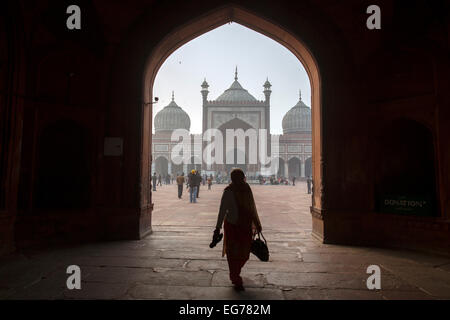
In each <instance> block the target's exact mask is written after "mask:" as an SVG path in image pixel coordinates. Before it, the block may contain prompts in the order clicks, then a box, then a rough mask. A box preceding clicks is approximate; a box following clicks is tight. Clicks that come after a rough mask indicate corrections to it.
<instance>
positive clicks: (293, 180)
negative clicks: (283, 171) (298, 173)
mask: <svg viewBox="0 0 450 320" xmlns="http://www.w3.org/2000/svg"><path fill="white" fill-rule="evenodd" d="M292 185H293V186H294V187H295V176H293V177H292Z"/></svg>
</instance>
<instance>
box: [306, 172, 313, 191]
mask: <svg viewBox="0 0 450 320" xmlns="http://www.w3.org/2000/svg"><path fill="white" fill-rule="evenodd" d="M306 185H307V187H308V194H311V185H312V179H311V177H310V176H309V177H308V179H306Z"/></svg>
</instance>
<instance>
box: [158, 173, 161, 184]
mask: <svg viewBox="0 0 450 320" xmlns="http://www.w3.org/2000/svg"><path fill="white" fill-rule="evenodd" d="M158 186H161V187H162V182H161V174H159V175H158Z"/></svg>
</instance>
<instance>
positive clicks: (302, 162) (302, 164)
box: [300, 160, 305, 178]
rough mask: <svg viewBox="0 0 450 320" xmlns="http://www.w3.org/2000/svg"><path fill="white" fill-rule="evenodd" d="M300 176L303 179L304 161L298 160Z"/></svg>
mask: <svg viewBox="0 0 450 320" xmlns="http://www.w3.org/2000/svg"><path fill="white" fill-rule="evenodd" d="M300 175H301V177H302V178H305V161H303V160H300Z"/></svg>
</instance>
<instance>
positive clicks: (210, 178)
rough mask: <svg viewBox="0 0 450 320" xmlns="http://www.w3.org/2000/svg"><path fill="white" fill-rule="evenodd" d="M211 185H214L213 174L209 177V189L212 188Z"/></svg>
mask: <svg viewBox="0 0 450 320" xmlns="http://www.w3.org/2000/svg"><path fill="white" fill-rule="evenodd" d="M211 185H212V175H211V176H209V178H208V190H211Z"/></svg>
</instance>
